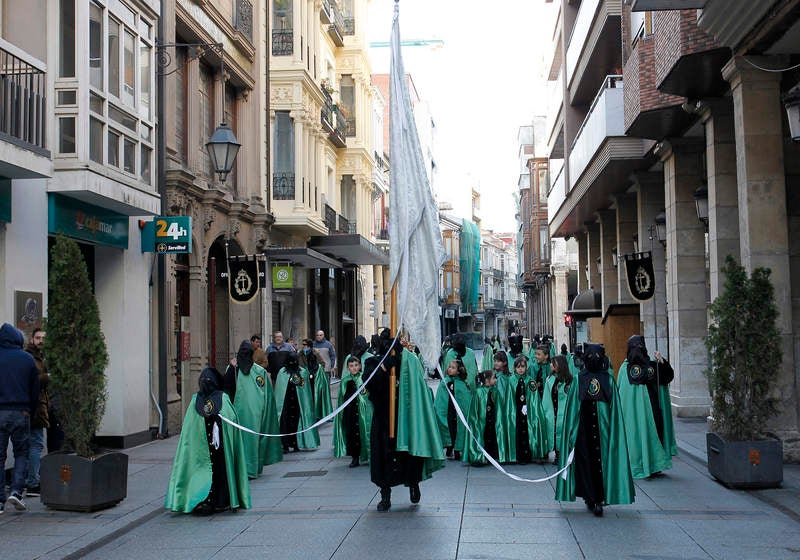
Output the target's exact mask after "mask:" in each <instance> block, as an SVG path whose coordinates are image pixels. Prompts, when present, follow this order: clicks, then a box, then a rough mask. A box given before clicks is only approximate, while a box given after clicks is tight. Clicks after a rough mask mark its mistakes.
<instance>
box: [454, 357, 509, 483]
mask: <svg viewBox="0 0 800 560" xmlns="http://www.w3.org/2000/svg"><path fill="white" fill-rule="evenodd" d="M476 383H477V384H478V387H477V388H476V389H475V392H474V394H473V396H472V402H471V403H470V407H469V417H468V419H467V423H468V424H469V427H470V429H471V430H472V434H473V435H474V436H475V439H473V438H472V437H467V438H466V445H465V446H464V457H463V461H464V462H465V463H467V464H469V465H473V466H476V467H477V466H483V465H485V464H486V463H488V461H487V459H486V457H485V456H484V455H483V453H481V450H480V449H479V448H478V445H477V444H480V445H481V446H482V447H483V448H484V449H485V450H486V452H487V453H488V454H489V456H491V457H492V459H494V460H495V461H500V456H501V449H500V445H502V444H503V440H502V438H499V437H498V434H501V433H502V431H503V428H502V426H501V424H500V422H501V419H502V417H501V415H499V414H498V413H497V410H498V408H497V400H498V397H497V387H496V385H497V374H496V373H495V372H494V371H493V370H484V371H482V372H480V373H479V374H478V377H477V378H476ZM475 440H477V444H476V441H475ZM503 453H504V450H503Z"/></svg>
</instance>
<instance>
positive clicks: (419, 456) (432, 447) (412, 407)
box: [367, 329, 444, 511]
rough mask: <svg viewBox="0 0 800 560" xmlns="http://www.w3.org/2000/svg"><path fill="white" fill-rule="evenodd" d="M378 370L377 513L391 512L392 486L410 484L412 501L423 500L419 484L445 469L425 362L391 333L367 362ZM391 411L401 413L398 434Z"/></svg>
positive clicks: (372, 388)
mask: <svg viewBox="0 0 800 560" xmlns="http://www.w3.org/2000/svg"><path fill="white" fill-rule="evenodd" d="M392 350H394V352H395V354H394V355H392ZM384 357H385V359H384V361H383V363H382V364H381V359H382V358H384ZM379 364H380V366H379ZM392 367H394V368H395V372H396V383H397V385H396V390H395V391H394V395H395V399H396V402H395V404H394V406H391V407H390V404H391V403H390V395H391V394H392V391H391V390H390V380H391V379H392V376H391V373H390V372H391V369H392ZM376 368H377V371H376V372H375V375H374V377H373V378H372V381H370V385H369V398H370V400H371V401H372V405H373V407H374V410H373V416H372V430H371V432H370V461H369V464H370V478H371V479H372V482H373V483H374V484H376V485H377V486H378V487H379V488H380V489H381V501H380V503H378V511H387V510H388V509H389V508H390V507H391V505H392V503H391V495H392V486H398V485H400V484H404V485H406V486H408V487H409V495H410V499H411V503H412V504H416V503H418V502H419V500H420V497H421V493H420V488H419V483H420V482H421V481H422V480H426V479H428V478H430V476H431V475H432V474H433V472H434V471H436V470H438V469H440V468H442V467H444V454H443V453H442V441H441V438H440V437H439V430H438V428H437V425H436V415H435V414H434V412H433V403H432V402H431V399H430V396H429V395H430V389H428V386H427V384H426V383H425V378H424V372H423V368H422V364H421V363H420V361H419V359H418V358H417V357H416V356H415V355H414V353H413V352H410V351H408V350H403V349H402V347H401V346H400V344H399V343H397V344H393V340H392V336H391V334H390V332H389V330H388V329H384V330H383V331H381V333H380V343H379V351H378V354H376V355H375V356H373V357H372V358H369V359H368V360H367V371H370V372H371V371H373V370H375V369H376ZM390 410H394V411H395V414H396V416H395V420H396V422H394V426H395V428H396V432H395V433H394V434H391V433H390V420H389V413H390ZM392 435H393V436H394V437H392Z"/></svg>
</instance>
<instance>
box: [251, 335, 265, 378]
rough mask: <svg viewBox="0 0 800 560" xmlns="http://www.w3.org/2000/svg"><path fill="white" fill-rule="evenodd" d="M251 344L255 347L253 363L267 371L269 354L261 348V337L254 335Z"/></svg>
mask: <svg viewBox="0 0 800 560" xmlns="http://www.w3.org/2000/svg"><path fill="white" fill-rule="evenodd" d="M250 344H252V345H253V361H254V362H255V363H257V364H258V365H260V366H261V367H263V368H264V369H267V353H266V352H264V349H263V348H262V347H261V335H258V334H254V335H253V336H251V337H250Z"/></svg>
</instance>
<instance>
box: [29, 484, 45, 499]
mask: <svg viewBox="0 0 800 560" xmlns="http://www.w3.org/2000/svg"><path fill="white" fill-rule="evenodd" d="M41 494H42V487H41V485H39V484H37V485H36V486H28V488H26V489H25V496H26V497H28V498H35V497H36V496H40V495H41Z"/></svg>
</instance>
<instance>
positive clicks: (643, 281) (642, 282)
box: [623, 251, 656, 301]
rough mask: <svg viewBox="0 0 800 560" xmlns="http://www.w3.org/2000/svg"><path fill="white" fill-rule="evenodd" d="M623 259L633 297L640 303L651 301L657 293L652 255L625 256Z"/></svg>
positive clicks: (648, 252) (649, 253)
mask: <svg viewBox="0 0 800 560" xmlns="http://www.w3.org/2000/svg"><path fill="white" fill-rule="evenodd" d="M623 257H624V259H625V272H626V276H627V279H628V290H629V291H630V293H631V296H633V298H634V299H636V300H638V301H647V300H649V299H650V298H652V297H653V295H655V292H656V282H655V273H654V271H653V255H652V253H651V252H650V251H646V252H644V253H632V254H629V255H623Z"/></svg>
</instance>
